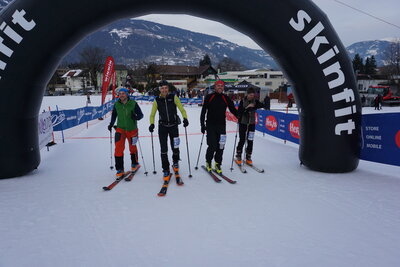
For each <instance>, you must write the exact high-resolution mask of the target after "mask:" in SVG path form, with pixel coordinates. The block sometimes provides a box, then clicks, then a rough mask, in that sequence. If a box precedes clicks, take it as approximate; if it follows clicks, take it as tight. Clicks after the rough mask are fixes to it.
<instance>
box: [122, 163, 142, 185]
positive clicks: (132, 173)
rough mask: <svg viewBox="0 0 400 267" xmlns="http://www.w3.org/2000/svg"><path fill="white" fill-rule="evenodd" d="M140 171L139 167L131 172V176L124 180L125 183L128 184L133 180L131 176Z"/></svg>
mask: <svg viewBox="0 0 400 267" xmlns="http://www.w3.org/2000/svg"><path fill="white" fill-rule="evenodd" d="M139 169H140V165H139V166H138V167H137V169H136V171H134V172H131V174H129V176H128V177H126V178H125V181H127V182H130V181H132V179H133V176H135V174H136V173H137V171H138V170H139Z"/></svg>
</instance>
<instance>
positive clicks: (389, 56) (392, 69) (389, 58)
mask: <svg viewBox="0 0 400 267" xmlns="http://www.w3.org/2000/svg"><path fill="white" fill-rule="evenodd" d="M385 63H386V66H387V71H388V73H387V74H389V75H392V76H393V75H400V39H397V40H395V41H394V42H392V43H391V44H390V45H389V47H388V48H387V50H386V52H385Z"/></svg>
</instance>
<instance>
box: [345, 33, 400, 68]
mask: <svg viewBox="0 0 400 267" xmlns="http://www.w3.org/2000/svg"><path fill="white" fill-rule="evenodd" d="M395 41H396V39H395V38H390V39H388V40H374V41H363V42H357V43H354V44H352V45H350V46H348V47H347V48H346V49H347V51H348V53H349V55H350V58H351V59H353V58H354V56H355V55H356V54H359V55H360V57H361V58H363V59H364V60H365V59H366V58H367V57H371V56H374V57H375V59H376V63H377V65H378V66H384V65H385V64H386V63H385V60H387V58H388V49H389V47H390V45H391V44H392V43H393V42H395ZM364 62H365V61H364Z"/></svg>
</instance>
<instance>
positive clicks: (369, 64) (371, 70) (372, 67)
mask: <svg viewBox="0 0 400 267" xmlns="http://www.w3.org/2000/svg"><path fill="white" fill-rule="evenodd" d="M364 70H365V71H364V72H365V74H369V75H374V74H376V60H375V57H374V56H371V57H367V60H366V61H365V66H364Z"/></svg>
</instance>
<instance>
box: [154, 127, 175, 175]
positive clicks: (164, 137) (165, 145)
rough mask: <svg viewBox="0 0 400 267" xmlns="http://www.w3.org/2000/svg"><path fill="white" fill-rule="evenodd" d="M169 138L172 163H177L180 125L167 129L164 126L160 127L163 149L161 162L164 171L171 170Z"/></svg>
mask: <svg viewBox="0 0 400 267" xmlns="http://www.w3.org/2000/svg"><path fill="white" fill-rule="evenodd" d="M168 136H169V140H170V144H171V149H172V161H173V163H177V162H178V161H179V143H180V139H179V131H178V125H175V126H171V127H166V126H163V125H159V126H158V138H159V140H160V147H161V162H162V168H163V170H164V171H166V170H169V161H168Z"/></svg>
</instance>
